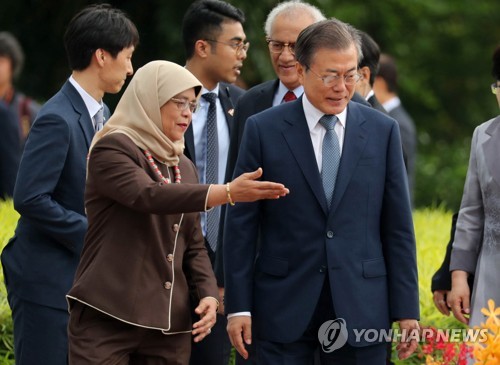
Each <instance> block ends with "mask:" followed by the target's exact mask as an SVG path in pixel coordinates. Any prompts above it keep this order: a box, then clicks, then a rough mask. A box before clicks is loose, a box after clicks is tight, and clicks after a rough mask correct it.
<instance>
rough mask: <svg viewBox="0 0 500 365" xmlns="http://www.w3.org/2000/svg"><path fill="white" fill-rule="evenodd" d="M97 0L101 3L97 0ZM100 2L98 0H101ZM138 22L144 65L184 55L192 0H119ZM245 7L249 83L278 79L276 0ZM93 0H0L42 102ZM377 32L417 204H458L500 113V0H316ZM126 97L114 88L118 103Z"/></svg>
mask: <svg viewBox="0 0 500 365" xmlns="http://www.w3.org/2000/svg"><path fill="white" fill-rule="evenodd" d="M94 2H95V1H94ZM98 2H99V1H98ZM108 2H109V3H111V4H113V5H115V6H117V7H119V8H121V9H123V10H124V11H126V12H127V13H128V14H129V15H130V17H131V18H132V20H133V21H134V22H135V23H136V24H137V26H138V29H139V32H140V35H141V44H140V45H139V47H138V49H137V51H136V53H135V55H134V59H133V62H134V66H135V68H138V67H140V66H142V65H143V64H145V63H146V62H148V61H150V60H153V59H167V60H170V61H174V62H178V63H180V64H183V63H184V51H183V48H182V43H181V34H180V25H181V21H182V16H183V14H184V12H185V10H186V9H187V7H188V6H189V4H190V3H191V2H192V1H173V0H171V1H166V0H163V1H162V0H143V1H140V2H139V1H134V0H121V1H119V0H116V1H113V0H110V1H108ZM229 2H230V3H232V4H233V5H235V6H237V7H240V8H241V9H242V10H244V11H245V14H246V17H247V22H246V24H245V30H246V33H247V37H248V40H249V41H250V42H251V48H250V51H249V54H248V58H247V60H246V62H245V66H244V68H243V72H242V76H241V83H242V84H243V85H246V86H248V87H250V86H253V85H255V84H257V83H260V82H262V81H264V80H268V79H271V78H274V74H273V70H272V68H271V64H270V61H269V56H268V51H267V47H266V43H265V41H264V31H263V23H264V21H265V17H266V15H267V13H268V12H269V10H270V9H271V8H272V7H274V6H275V5H276V4H277V3H278V1H276V0H253V1H248V0H230V1H229ZM91 3H93V1H85V0H73V1H55V0H43V1H42V0H17V1H9V0H1V3H0V30H8V31H10V32H12V33H14V35H16V36H17V37H18V38H19V40H20V41H21V43H22V45H23V47H24V50H25V53H26V64H25V68H24V72H23V74H22V75H21V78H20V79H19V82H18V86H19V88H20V89H21V90H24V91H25V92H26V93H27V94H29V95H32V96H34V97H35V98H36V99H38V100H40V101H42V102H43V101H45V100H47V99H48V98H49V97H50V96H51V95H52V94H54V93H55V92H56V91H57V90H58V89H59V88H60V86H61V85H62V83H63V82H64V81H65V79H66V78H67V77H68V75H69V69H68V66H67V62H66V57H65V54H64V47H63V34H64V29H65V27H66V25H67V23H68V22H69V20H70V19H71V17H72V16H73V15H74V14H75V13H76V12H77V11H78V10H79V9H81V8H82V7H84V6H85V5H88V4H91ZM310 3H311V4H314V5H316V6H318V7H319V8H320V9H322V10H323V12H324V13H325V14H326V15H327V16H328V17H331V16H335V17H337V18H339V19H341V20H343V21H346V22H348V23H351V24H352V25H354V26H355V27H357V28H359V29H362V30H364V31H366V32H368V33H369V34H370V35H371V36H372V37H373V38H374V39H375V40H376V41H377V42H378V43H379V45H380V47H381V49H382V51H383V52H385V53H389V54H391V55H393V56H394V57H395V59H396V61H397V63H398V68H399V75H400V92H399V93H400V97H401V99H402V101H403V103H404V104H405V107H406V108H407V110H408V111H409V112H410V114H411V115H412V117H413V119H414V120H415V123H416V126H417V129H418V138H419V147H418V148H419V150H418V153H419V155H418V160H417V176H416V191H415V205H416V206H417V207H418V206H428V205H433V204H434V205H439V204H444V205H445V206H446V207H448V208H449V209H452V210H456V209H458V207H459V204H460V199H461V195H462V189H463V183H464V179H465V173H466V170H467V162H468V155H469V148H470V147H469V144H470V138H471V136H472V131H473V129H474V127H475V126H477V125H479V124H480V123H482V122H484V121H486V120H488V119H490V118H492V117H494V116H496V115H498V105H497V103H496V100H495V98H494V97H493V95H492V94H491V91H490V89H489V85H490V84H491V83H492V78H491V76H490V69H491V54H492V52H493V49H494V48H495V47H496V46H497V45H498V44H500V21H499V14H500V2H499V1H498V0H481V1H476V0H438V1H436V0H383V1H373V0H371V1H370V0H314V1H313V0H311V1H310ZM118 99H119V95H116V96H112V95H107V96H106V99H105V101H106V102H107V103H108V105H109V106H110V107H111V108H113V107H114V106H115V105H116V103H117V101H118Z"/></svg>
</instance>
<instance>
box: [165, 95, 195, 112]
mask: <svg viewBox="0 0 500 365" xmlns="http://www.w3.org/2000/svg"><path fill="white" fill-rule="evenodd" d="M170 100H171V101H173V102H174V103H175V104H176V105H177V108H179V110H180V111H184V110H186V109H187V108H189V110H190V111H191V113H194V112H196V109H197V108H198V103H196V102H194V101H188V100H186V99H176V98H171V99H170Z"/></svg>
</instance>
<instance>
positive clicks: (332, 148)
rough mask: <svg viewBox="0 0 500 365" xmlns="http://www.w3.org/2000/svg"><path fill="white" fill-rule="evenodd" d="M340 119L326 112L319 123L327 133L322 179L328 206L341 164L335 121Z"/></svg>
mask: <svg viewBox="0 0 500 365" xmlns="http://www.w3.org/2000/svg"><path fill="white" fill-rule="evenodd" d="M337 121H338V119H337V117H336V116H335V115H330V114H325V115H323V116H322V117H321V119H320V120H319V123H320V124H321V125H322V126H323V127H325V129H326V134H325V137H324V138H323V149H322V156H323V157H322V160H323V166H322V167H321V180H322V181H323V189H324V190H325V196H326V200H327V202H328V207H330V205H331V203H332V197H333V191H334V190H335V182H336V180H337V172H338V170H339V164H340V145H339V139H338V137H337V133H335V129H334V128H335V123H337Z"/></svg>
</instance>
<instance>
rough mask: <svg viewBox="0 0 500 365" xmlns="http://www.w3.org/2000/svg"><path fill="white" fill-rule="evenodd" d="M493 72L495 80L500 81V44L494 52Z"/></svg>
mask: <svg viewBox="0 0 500 365" xmlns="http://www.w3.org/2000/svg"><path fill="white" fill-rule="evenodd" d="M491 74H492V75H493V77H494V78H495V80H497V81H500V46H498V47H497V48H496V50H495V52H493V69H492V70H491Z"/></svg>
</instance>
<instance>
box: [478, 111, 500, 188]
mask: <svg viewBox="0 0 500 365" xmlns="http://www.w3.org/2000/svg"><path fill="white" fill-rule="evenodd" d="M485 133H486V135H487V136H488V139H486V140H485V141H484V143H483V144H482V147H483V151H484V160H485V163H486V166H487V168H488V172H489V173H490V174H491V176H492V177H493V179H494V180H495V181H496V182H497V184H500V169H498V156H500V143H498V141H499V140H500V116H498V117H496V118H495V119H494V120H493V122H491V123H490V125H489V126H488V128H487V129H486V131H485Z"/></svg>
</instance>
